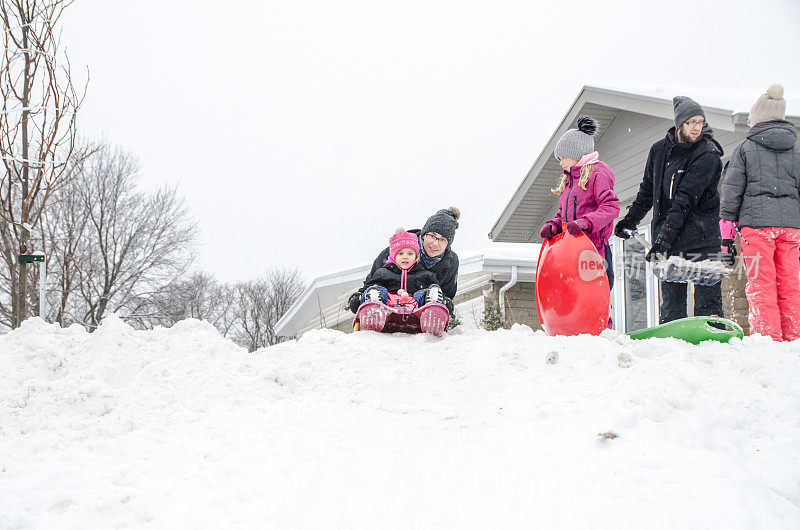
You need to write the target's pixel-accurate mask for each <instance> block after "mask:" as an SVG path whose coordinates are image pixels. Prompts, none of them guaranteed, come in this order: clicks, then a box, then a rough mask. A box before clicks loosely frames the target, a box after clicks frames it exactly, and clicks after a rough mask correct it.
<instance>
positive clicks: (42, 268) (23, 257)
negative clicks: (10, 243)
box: [17, 252, 47, 319]
mask: <svg viewBox="0 0 800 530" xmlns="http://www.w3.org/2000/svg"><path fill="white" fill-rule="evenodd" d="M17 259H18V260H19V262H20V263H38V264H39V317H40V318H42V319H44V318H45V316H46V315H47V296H46V294H45V285H47V263H46V262H45V259H44V252H33V253H31V254H19V255H17Z"/></svg>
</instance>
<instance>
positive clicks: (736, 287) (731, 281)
mask: <svg viewBox="0 0 800 530" xmlns="http://www.w3.org/2000/svg"><path fill="white" fill-rule="evenodd" d="M746 284H747V276H746V275H745V273H744V270H742V268H741V267H737V269H736V270H735V271H734V273H733V274H731V275H730V276H728V277H727V278H725V279H724V280H722V307H723V308H724V309H725V317H726V318H729V319H731V320H733V321H734V322H736V323H737V324H739V325H740V326H742V329H743V330H744V334H745V335H749V334H750V324H749V323H748V321H747V315H748V312H749V311H750V306H749V305H748V304H747V297H746V296H745V294H744V287H745V285H746Z"/></svg>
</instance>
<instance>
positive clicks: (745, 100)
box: [591, 84, 800, 116]
mask: <svg viewBox="0 0 800 530" xmlns="http://www.w3.org/2000/svg"><path fill="white" fill-rule="evenodd" d="M591 86H592V87H594V88H600V89H603V90H613V91H615V92H625V93H628V94H636V95H639V96H646V97H652V98H658V99H667V100H670V101H671V100H672V98H673V97H675V96H689V97H690V98H692V99H694V100H695V101H697V102H698V103H700V105H702V106H704V107H706V106H708V107H714V108H717V109H725V110H729V111H731V112H732V113H733V114H739V113H742V112H743V113H749V112H750V108H751V107H752V106H753V103H755V102H756V99H758V97H759V96H760V95H761V94H763V93H764V92H766V90H767V87H761V88H731V87H720V86H708V85H707V86H690V85H636V84H634V85H626V86H608V85H591ZM783 98H784V99H785V100H786V115H787V116H800V91H796V90H792V91H789V90H786V87H784V93H783Z"/></svg>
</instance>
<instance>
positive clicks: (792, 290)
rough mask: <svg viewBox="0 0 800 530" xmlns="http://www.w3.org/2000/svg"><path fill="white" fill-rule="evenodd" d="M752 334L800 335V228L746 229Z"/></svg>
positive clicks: (744, 251) (745, 257)
mask: <svg viewBox="0 0 800 530" xmlns="http://www.w3.org/2000/svg"><path fill="white" fill-rule="evenodd" d="M742 236H744V239H746V240H747V243H749V245H748V244H747V243H745V242H744V241H742V242H741V248H742V259H743V260H744V266H745V269H746V270H747V287H745V294H746V295H747V302H748V303H749V304H750V318H749V320H750V334H751V335H753V334H756V333H759V334H761V335H769V336H770V337H772V339H773V340H794V339H797V338H800V277H799V276H798V275H800V230H798V229H796V228H785V227H775V228H750V227H744V228H742Z"/></svg>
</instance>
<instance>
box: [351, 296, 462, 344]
mask: <svg viewBox="0 0 800 530" xmlns="http://www.w3.org/2000/svg"><path fill="white" fill-rule="evenodd" d="M389 304H390V305H385V304H383V303H381V302H376V301H366V302H364V303H363V304H361V306H360V307H359V308H358V312H357V313H356V320H355V322H354V323H353V329H354V330H355V331H359V330H369V331H382V332H384V333H397V332H402V333H420V332H422V333H430V334H432V335H436V336H437V337H440V336H441V335H442V334H443V333H444V332H445V330H446V329H447V323H448V322H449V320H450V312H449V311H448V310H447V307H445V305H444V304H440V303H438V302H430V303H428V304H425V305H424V306H422V307H417V303H416V302H415V301H414V299H413V298H411V297H406V298H400V297H398V296H397V295H390V299H389Z"/></svg>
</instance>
